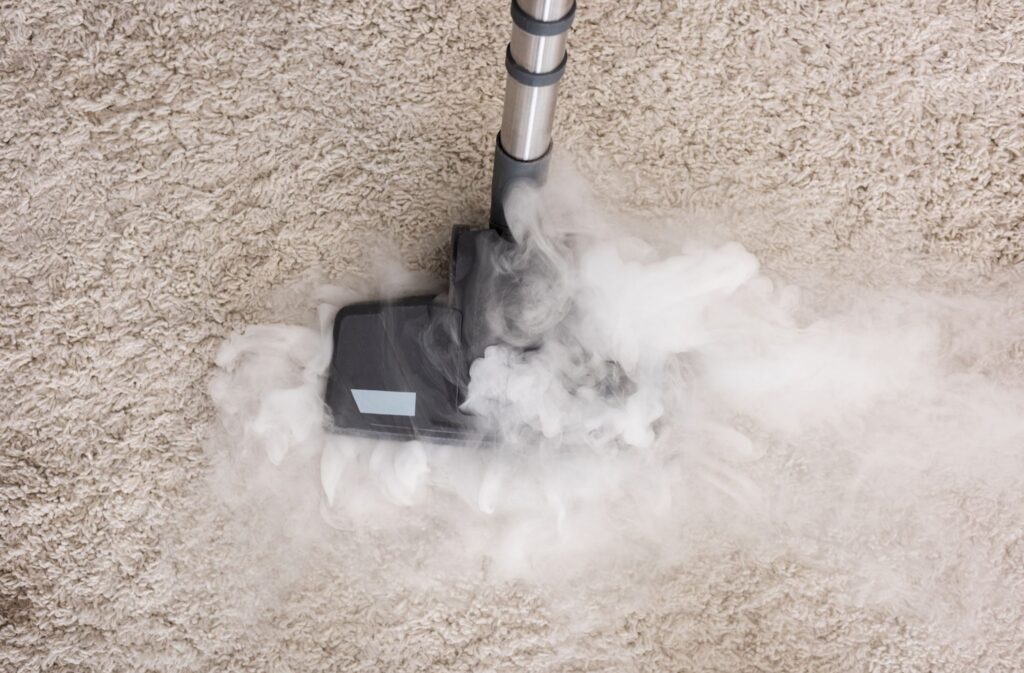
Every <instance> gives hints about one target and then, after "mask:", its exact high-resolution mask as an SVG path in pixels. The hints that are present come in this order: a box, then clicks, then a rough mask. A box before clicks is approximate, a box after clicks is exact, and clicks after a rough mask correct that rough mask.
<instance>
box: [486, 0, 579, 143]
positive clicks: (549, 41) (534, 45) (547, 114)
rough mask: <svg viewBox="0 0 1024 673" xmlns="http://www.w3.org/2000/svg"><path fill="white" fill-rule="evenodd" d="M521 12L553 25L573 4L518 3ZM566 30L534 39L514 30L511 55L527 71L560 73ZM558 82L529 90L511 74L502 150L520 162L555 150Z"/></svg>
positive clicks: (549, 0)
mask: <svg viewBox="0 0 1024 673" xmlns="http://www.w3.org/2000/svg"><path fill="white" fill-rule="evenodd" d="M517 1H518V4H519V9H521V10H522V11H523V13H524V14H526V15H528V16H529V17H531V18H533V19H536V20H538V21H544V22H552V21H557V20H559V19H561V18H562V17H564V16H566V15H567V14H568V13H569V11H570V10H571V9H572V7H573V0H517ZM567 34H568V26H566V30H565V31H563V32H560V33H557V34H555V35H533V34H530V33H528V32H526V31H525V30H523V29H522V28H520V27H519V26H518V25H513V27H512V39H511V40H510V42H509V55H510V56H511V57H512V60H513V61H514V62H515V64H516V65H517V66H519V67H520V68H522V69H523V70H525V71H527V72H530V73H535V74H544V73H549V72H552V71H554V70H556V69H557V68H558V67H559V66H560V65H561V63H562V60H563V59H564V58H565V42H566V37H567ZM557 96H558V82H557V81H555V82H553V83H551V84H548V85H546V86H529V85H527V84H524V83H523V82H520V81H519V80H517V79H516V78H515V77H513V76H512V75H511V74H509V75H508V77H507V78H506V79H505V109H504V112H503V113H502V118H501V146H502V147H503V148H504V150H505V151H506V152H508V154H509V155H510V156H512V157H513V158H516V159H519V160H520V161H532V160H534V159H538V158H540V157H542V156H544V154H545V153H546V152H547V151H548V148H549V147H550V146H551V126H552V123H553V122H554V118H555V99H556V98H557Z"/></svg>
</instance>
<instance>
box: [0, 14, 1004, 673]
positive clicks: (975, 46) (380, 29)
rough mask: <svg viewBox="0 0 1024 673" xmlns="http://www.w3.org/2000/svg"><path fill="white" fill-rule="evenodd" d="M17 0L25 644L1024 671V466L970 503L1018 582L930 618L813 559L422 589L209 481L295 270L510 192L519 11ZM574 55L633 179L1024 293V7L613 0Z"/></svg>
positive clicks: (584, 148) (916, 274)
mask: <svg viewBox="0 0 1024 673" xmlns="http://www.w3.org/2000/svg"><path fill="white" fill-rule="evenodd" d="M0 19H2V20H0V371H2V375H0V376H2V381H3V384H2V385H0V411H2V418H0V670H3V671H12V672H13V671H25V672H30V671H128V670H152V671H243V670H267V671H319V670H323V671H328V670H350V671H427V670H438V671H440V670H458V671H480V670H501V671H511V670H530V671H575V670H579V671H583V670H587V671H629V670H637V671H787V672H789V671H793V672H795V671H808V672H810V671H814V672H822V671H922V672H923V671H943V672H945V671H950V672H953V671H965V672H966V671H1021V670H1024V537H1022V531H1024V499H1022V497H1019V496H1014V495H1013V494H1012V493H1013V491H1012V489H1010V490H1002V491H1000V492H998V493H988V492H986V491H985V489H975V490H969V491H961V492H950V493H948V494H946V496H944V497H946V498H947V499H946V501H945V502H948V503H952V505H951V508H950V510H949V521H950V523H949V524H948V526H949V528H948V529H949V530H950V531H954V532H955V533H956V536H955V537H952V538H951V539H950V540H949V546H950V550H951V551H950V553H951V554H952V555H953V556H954V557H955V556H956V552H957V550H964V549H971V550H975V551H977V553H975V554H974V555H973V556H972V557H971V558H973V559H974V560H975V561H978V562H979V563H980V564H981V565H980V566H979V567H982V568H983V570H984V572H983V573H981V575H983V577H982V576H979V577H978V578H976V579H977V580H978V582H982V581H984V583H985V586H986V587H989V589H991V587H992V586H998V587H999V593H1000V594H1001V595H1002V596H1004V597H1005V600H1003V601H1000V602H999V603H998V604H990V603H988V602H987V601H983V602H982V604H980V605H979V604H977V601H972V600H971V598H972V580H971V577H972V576H971V575H970V574H969V573H967V574H965V573H966V571H965V572H964V573H960V574H957V573H955V572H954V573H953V575H951V577H950V583H951V584H950V586H951V587H957V588H956V590H953V589H951V591H950V596H951V598H950V600H949V601H948V602H947V603H946V604H944V605H943V606H942V609H941V610H937V611H936V612H935V613H934V614H929V613H927V612H922V611H920V610H914V609H906V610H902V609H898V608H899V605H898V603H899V601H895V600H894V601H890V602H888V603H881V604H879V603H864V602H861V603H858V602H857V601H856V600H848V596H849V591H848V587H844V586H843V585H842V584H843V577H842V575H837V574H836V573H834V572H833V570H832V569H830V568H829V567H827V566H821V565H816V564H814V563H811V562H809V561H808V560H807V559H806V558H802V557H801V556H800V555H799V554H795V553H794V554H788V555H786V554H782V555H775V556H773V557H769V558H766V557H764V556H757V555H752V554H749V553H743V552H741V551H739V550H736V551H732V552H730V551H728V550H725V551H721V552H720V553H719V552H714V553H713V552H711V551H708V552H707V553H705V554H699V555H695V556H694V557H693V558H692V559H689V560H688V562H687V563H685V564H680V565H679V566H677V567H673V568H670V569H667V570H665V571H664V572H659V573H657V575H656V576H644V580H643V582H639V581H637V582H636V583H631V582H630V577H629V576H624V577H623V578H622V579H621V581H620V582H618V583H615V584H611V583H605V584H601V583H599V582H597V581H596V580H595V583H593V584H591V585H586V584H583V585H580V586H578V587H575V586H571V587H568V589H567V590H572V591H576V590H577V589H578V596H579V597H580V598H579V600H580V601H583V603H584V604H585V605H587V609H586V610H585V611H582V612H581V611H576V610H566V609H563V608H564V605H561V604H560V602H559V600H557V599H556V598H555V597H554V595H553V594H551V593H550V592H548V591H546V590H545V589H543V588H542V587H540V586H538V585H535V584H532V583H530V582H526V581H514V580H508V581H504V580H502V581H499V580H496V579H495V578H493V577H491V576H489V575H488V574H487V573H486V568H485V569H483V570H481V572H480V573H478V574H471V575H467V576H464V577H461V578H457V579H454V580H452V581H447V582H444V583H431V582H423V583H422V585H419V586H409V585H408V583H397V582H393V581H392V578H391V577H390V576H389V573H388V568H389V564H390V563H391V562H392V561H393V560H394V559H392V558H391V557H390V555H391V554H394V553H397V552H395V551H394V550H390V549H388V548H385V547H380V548H375V547H374V546H373V540H372V535H370V534H367V535H368V537H366V538H361V539H358V540H355V539H353V540H348V539H346V537H345V536H343V535H340V534H339V533H336V534H334V536H333V537H331V535H329V534H327V533H322V532H318V531H317V529H316V527H315V526H312V525H311V526H310V528H309V530H298V531H290V532H289V533H288V534H287V535H285V534H282V531H284V530H287V527H288V526H287V523H288V522H287V516H285V515H284V514H281V515H279V516H278V515H275V513H274V510H273V508H272V507H269V506H268V505H267V504H266V503H262V502H260V501H259V498H257V497H254V496H253V495H252V493H251V492H250V493H249V495H248V496H247V497H246V498H244V499H241V500H236V501H231V499H230V498H224V497H222V495H221V494H219V493H217V492H216V490H215V489H212V488H211V487H210V484H211V483H216V482H215V481H214V480H212V479H211V477H210V475H211V469H212V468H211V466H212V464H213V463H215V462H216V461H217V460H218V457H217V455H216V451H217V447H216V446H215V445H212V444H211V443H210V442H209V441H208V437H209V432H210V431H209V428H210V427H211V425H212V424H213V422H214V411H213V406H212V403H211V401H210V398H209V395H208V394H207V388H208V382H209V379H210V375H211V372H212V368H213V364H212V363H213V358H214V355H215V353H216V351H217V348H218V346H219V344H220V343H221V342H222V341H223V340H224V339H225V338H226V337H227V336H228V335H229V334H231V333H232V332H234V331H236V330H239V329H242V328H244V327H245V326H246V325H249V324H253V323H256V322H260V321H265V320H267V319H268V318H269V317H271V316H273V317H280V313H274V312H273V310H271V309H270V308H268V302H269V301H270V298H271V297H272V296H273V294H274V291H275V289H276V288H279V287H281V286H284V285H287V284H288V283H292V282H295V281H296V280H298V279H302V278H306V277H308V274H309V273H310V269H319V270H320V271H319V273H320V274H321V275H322V276H323V277H337V276H340V275H341V274H343V273H350V272H353V271H359V270H361V269H364V268H365V266H366V259H367V256H368V255H367V253H368V252H369V251H370V250H371V248H372V246H374V245H376V244H377V242H378V241H379V239H380V237H381V236H382V235H383V236H384V237H387V238H390V239H393V240H395V241H396V242H397V245H398V248H399V250H400V253H401V255H402V257H403V258H404V259H405V261H406V262H407V263H408V264H410V265H411V266H413V267H419V268H426V269H432V270H435V271H441V270H442V269H443V267H444V246H445V244H446V240H447V237H448V231H449V227H450V226H451V225H452V224H455V223H480V222H483V221H484V219H485V208H486V206H487V190H488V180H489V168H490V153H491V148H492V144H493V138H494V133H495V132H496V131H497V128H498V125H499V119H500V112H501V110H500V108H501V96H502V89H503V85H504V72H503V66H502V63H503V49H504V45H505V42H506V40H507V34H508V31H509V29H510V20H509V16H508V7H507V2H504V1H501V2H499V1H498V0H488V1H483V0H472V1H469V0H466V1H463V2H457V3H453V2H442V1H440V0H387V1H383V2H365V3H355V2H344V1H335V2H331V1H329V0H326V1H323V2H295V1H291V0H277V1H273V2H270V1H265V0H223V1H219V0H169V1H167V2H142V1H141V0H131V1H117V2H113V1H110V2H104V1H83V2H72V1H69V0H6V1H3V2H0ZM570 51H571V58H570V62H569V70H568V73H567V76H566V78H565V80H563V85H562V95H561V98H560V101H559V110H558V118H557V128H556V138H557V143H558V146H559V147H560V148H561V150H562V153H561V155H560V158H561V160H563V161H570V160H571V162H572V163H573V164H575V166H576V168H577V170H578V171H579V172H580V173H582V174H583V175H584V176H586V178H587V179H588V180H589V181H590V182H591V183H592V184H593V185H594V187H595V191H596V192H597V193H599V194H601V195H602V198H603V199H604V200H606V201H607V202H608V203H610V204H614V205H615V206H616V207H620V208H622V209H625V210H629V211H630V212H635V213H641V214H647V215H652V216H658V217H663V216H669V215H672V214H676V215H679V216H680V217H682V215H683V214H685V216H686V217H699V218H702V220H703V221H710V222H715V223H717V224H716V226H717V227H719V230H720V231H721V232H723V233H725V234H726V235H728V236H730V237H732V238H734V239H736V240H738V241H740V242H741V243H743V245H745V246H746V247H747V248H748V249H749V250H750V251H752V252H753V253H755V254H756V255H758V257H760V258H761V259H762V260H763V261H764V263H765V265H766V267H767V268H769V269H773V270H777V271H779V272H783V271H785V272H789V273H793V274H800V273H803V272H806V271H809V270H812V271H813V272H814V273H815V274H831V275H833V276H834V277H842V278H845V279H848V280H853V281H856V282H861V283H873V282H875V281H876V280H877V279H879V278H880V277H881V275H880V274H882V273H883V272H885V273H890V272H891V273H892V274H895V275H899V276H900V277H901V278H902V279H904V280H908V282H909V281H917V280H940V281H942V282H953V283H955V284H960V285H962V286H970V287H975V286H982V285H985V284H998V283H1004V282H1009V283H1011V284H1012V283H1015V284H1013V285H1012V286H1013V287H1017V288H1020V287H1021V284H1020V283H1019V282H1017V281H1016V280H1013V279H1014V277H1015V276H1016V277H1018V278H1019V272H1020V266H1021V264H1022V262H1024V159H1022V157H1024V6H1022V5H1021V3H1020V2H1019V0H970V1H967V0H948V1H944V0H843V1H835V2H831V1H830V2H810V1H808V2H801V1H798V0H759V1H755V2H741V1H738V0H735V1H734V0H728V1H722V0H687V1H685V2H671V1H668V0H662V1H660V2H659V1H657V0H634V1H630V2H613V1H612V0H580V6H579V12H578V17H577V22H576V24H575V26H574V28H573V31H572V34H571V36H570ZM1007 279H1010V280H1007ZM1018 296H1019V295H1018ZM1003 356H1005V357H1004V359H1005V361H1006V362H1007V363H1009V364H1007V365H1006V367H1005V368H1004V369H1003V370H1002V371H1003V375H1005V377H1006V378H1007V379H1009V381H1008V383H1007V385H1020V384H1021V381H1024V368H1022V367H1020V366H1019V365H1020V364H1021V362H1022V361H1024V345H1021V344H1020V343H1018V347H1017V349H1016V350H1015V351H1014V352H1011V353H1006V354H994V355H993V358H994V359H998V358H999V357H1003ZM1013 363H1016V365H1018V366H1017V367H1016V369H1015V368H1014V367H1013ZM1022 448H1024V447H1022ZM1011 476H1012V475H1011ZM1017 476H1018V477H1020V476H1021V475H1020V474H1019V473H1018V475H1017ZM271 488H272V487H271ZM1020 490H1024V489H1020ZM275 517H276V519H275ZM306 537H317V539H316V540H314V541H310V540H308V539H304V538H306ZM356 546H358V548H359V549H360V550H362V551H361V552H360V554H359V555H353V554H352V553H350V550H351V549H352V548H354V547H356ZM709 549H710V547H709ZM954 561H955V558H954ZM879 564H880V567H882V566H884V565H885V559H879ZM954 566H955V563H954ZM976 566H977V564H976ZM972 567H975V566H972ZM985 595H986V596H988V595H990V593H986V594H985ZM575 604H576V605H579V604H580V603H575ZM624 606H626V607H624Z"/></svg>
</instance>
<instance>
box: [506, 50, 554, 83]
mask: <svg viewBox="0 0 1024 673" xmlns="http://www.w3.org/2000/svg"><path fill="white" fill-rule="evenodd" d="M568 61H569V52H568V50H567V51H566V52H565V55H564V56H562V62H561V63H559V64H558V67H557V68H555V69H554V70H552V71H551V72H530V71H529V70H527V69H526V68H524V67H523V66H521V65H519V64H518V63H516V60H515V59H514V58H512V45H509V46H508V47H507V48H506V49H505V70H508V74H510V75H512V79H514V80H515V81H517V82H519V83H520V84H522V85H523V86H535V87H540V86H551V85H552V84H554V83H555V82H557V81H558V80H560V79H562V75H564V74H565V64H566V63H567V62H568Z"/></svg>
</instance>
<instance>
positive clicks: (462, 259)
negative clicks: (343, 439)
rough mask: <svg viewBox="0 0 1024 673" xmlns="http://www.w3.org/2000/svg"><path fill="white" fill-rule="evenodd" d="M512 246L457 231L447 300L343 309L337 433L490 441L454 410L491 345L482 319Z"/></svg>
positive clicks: (337, 352)
mask: <svg viewBox="0 0 1024 673" xmlns="http://www.w3.org/2000/svg"><path fill="white" fill-rule="evenodd" d="M514 245H515V244H514V243H511V242H510V241H508V240H506V239H505V238H503V237H502V236H501V235H500V234H499V233H498V232H497V231H496V230H494V229H470V228H467V227H456V228H455V229H454V231H453V235H452V273H451V284H450V288H449V292H448V296H447V298H446V300H445V298H441V297H434V296H413V297H403V298H400V299H394V300H386V301H370V302H363V303H359V304H352V305H349V306H345V307H343V308H341V309H340V310H339V311H338V313H337V315H336V316H335V319H334V330H333V336H334V343H333V346H334V347H333V352H332V354H331V364H330V367H329V369H328V374H327V389H326V394H325V400H326V402H327V406H328V408H329V409H330V412H331V418H332V426H333V427H332V429H333V430H334V431H335V432H340V433H345V434H353V435H359V436H369V437H380V438H386V439H396V440H410V439H425V440H428V441H434V442H443V443H466V442H482V441H486V434H487V433H486V429H485V428H483V427H481V426H480V424H479V423H478V422H477V419H475V418H474V417H473V416H470V415H468V414H464V413H462V412H461V411H460V409H459V407H460V405H461V404H462V402H463V401H464V399H465V391H466V385H467V383H468V377H469V374H468V372H469V365H470V363H471V362H472V361H473V360H474V359H476V358H477V357H479V356H480V355H482V354H483V351H484V349H485V348H486V347H487V346H488V345H491V344H492V343H494V342H495V341H496V337H495V336H494V335H493V334H491V333H490V331H489V330H488V328H487V324H488V322H487V320H486V318H485V316H484V311H485V310H486V306H487V304H488V298H489V294H490V290H491V289H492V288H494V287H496V286H497V285H499V284H500V283H502V282H503V281H508V282H512V281H513V279H507V278H504V277H503V275H502V273H501V272H500V271H498V270H497V267H498V266H500V265H496V264H495V262H496V260H498V259H499V258H500V256H501V255H504V254H506V253H507V252H508V251H509V250H510V249H511V248H513V247H514Z"/></svg>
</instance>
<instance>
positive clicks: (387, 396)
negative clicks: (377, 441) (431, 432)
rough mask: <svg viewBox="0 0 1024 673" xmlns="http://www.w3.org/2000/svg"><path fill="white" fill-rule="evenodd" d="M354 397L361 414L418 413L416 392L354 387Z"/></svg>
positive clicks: (407, 414)
mask: <svg viewBox="0 0 1024 673" xmlns="http://www.w3.org/2000/svg"><path fill="white" fill-rule="evenodd" d="M352 397H354V398H355V400H356V406H357V407H358V408H359V413H361V414H386V415H388V416H415V415H416V393H405V392H395V391H393V390H359V389H358V388H353V389H352Z"/></svg>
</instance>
